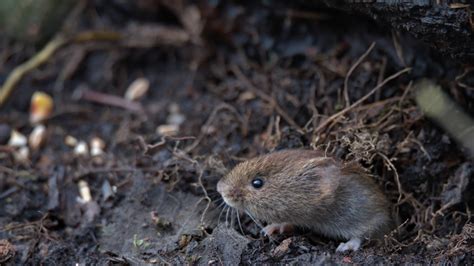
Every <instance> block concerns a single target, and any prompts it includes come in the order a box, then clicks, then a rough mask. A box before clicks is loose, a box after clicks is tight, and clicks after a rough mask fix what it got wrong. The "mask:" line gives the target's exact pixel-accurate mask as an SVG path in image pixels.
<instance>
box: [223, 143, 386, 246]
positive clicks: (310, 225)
mask: <svg viewBox="0 0 474 266" xmlns="http://www.w3.org/2000/svg"><path fill="white" fill-rule="evenodd" d="M217 191H218V192H219V193H220V194H221V195H222V198H223V199H224V201H225V202H226V203H227V204H228V205H229V206H231V207H234V208H237V209H239V210H241V211H244V212H246V213H247V214H249V215H250V216H251V217H253V218H254V219H258V220H260V221H265V222H267V223H268V225H267V226H266V227H265V228H263V232H264V233H266V234H267V235H271V234H274V233H283V232H284V231H286V230H291V228H292V227H293V226H296V227H300V228H307V229H310V230H311V231H314V232H316V233H319V234H322V235H324V236H326V237H330V238H333V239H341V240H345V241H347V242H343V243H341V244H340V245H339V246H338V247H337V249H336V251H338V252H344V251H346V250H357V249H358V248H359V247H360V244H361V241H362V240H363V239H365V238H370V239H380V238H382V237H383V236H384V234H386V233H388V232H389V231H390V229H391V225H392V219H391V215H390V205H389V201H388V200H387V198H386V197H385V196H384V194H383V193H382V192H381V191H380V190H379V188H378V187H377V185H376V184H375V182H374V181H373V180H372V179H371V178H370V177H369V176H368V175H367V174H366V173H365V172H364V171H363V170H362V168H360V167H359V166H357V165H355V164H346V163H343V162H340V161H338V160H336V159H334V158H331V157H326V156H325V155H324V153H322V152H320V151H315V150H283V151H278V152H274V153H269V154H266V155H262V156H259V157H256V158H253V159H250V160H248V161H245V162H242V163H240V164H238V165H237V166H236V167H235V168H234V169H232V170H231V171H230V172H229V173H228V174H227V175H226V176H224V177H223V178H222V179H221V180H220V181H219V182H218V183H217Z"/></svg>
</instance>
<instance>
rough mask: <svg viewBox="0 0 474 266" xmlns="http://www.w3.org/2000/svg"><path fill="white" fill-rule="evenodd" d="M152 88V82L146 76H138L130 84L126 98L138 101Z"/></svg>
mask: <svg viewBox="0 0 474 266" xmlns="http://www.w3.org/2000/svg"><path fill="white" fill-rule="evenodd" d="M149 88H150V82H149V81H148V79H146V78H138V79H136V80H135V81H133V82H132V84H130V86H128V88H127V91H126V92H125V99H127V100H130V101H136V100H139V99H141V98H142V97H143V96H144V95H145V94H146V92H147V91H148V89H149Z"/></svg>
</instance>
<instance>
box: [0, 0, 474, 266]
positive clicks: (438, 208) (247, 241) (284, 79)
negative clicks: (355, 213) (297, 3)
mask: <svg viewBox="0 0 474 266" xmlns="http://www.w3.org/2000/svg"><path fill="white" fill-rule="evenodd" d="M157 2H160V3H161V4H159V5H157V4H156V3H157ZM267 2H270V3H271V1H267ZM267 2H265V3H266V4H251V3H246V4H236V3H231V2H225V3H224V1H203V3H200V4H198V5H194V4H183V5H179V4H175V3H173V2H172V1H136V2H134V1H129V2H127V1H100V0H97V1H89V4H88V5H86V6H85V7H83V10H82V12H81V13H80V15H79V17H78V18H76V21H74V23H72V25H73V26H71V27H72V30H71V28H69V29H68V30H69V34H75V33H78V32H86V31H88V32H89V33H91V34H90V35H88V36H89V37H88V39H87V40H86V41H71V42H69V43H68V44H66V45H64V46H63V47H61V48H60V49H59V50H58V51H57V52H56V53H54V55H51V57H50V58H49V60H48V62H47V63H46V64H44V65H42V66H40V67H38V68H37V69H35V70H34V71H32V72H31V73H29V74H27V75H26V76H25V77H24V78H23V80H22V81H21V82H20V83H19V84H18V86H17V88H16V89H15V91H14V92H13V93H12V95H11V96H10V98H9V100H8V102H7V103H6V105H5V106H4V107H2V109H1V113H0V123H1V125H2V126H1V128H2V129H1V130H0V131H2V132H0V133H1V134H0V142H1V143H0V144H1V146H0V206H2V207H1V208H0V239H1V240H0V264H1V263H7V264H11V265H14V264H45V265H56V264H58V265H65V264H66V265H71V264H75V263H80V264H87V265H89V264H115V263H117V264H147V263H149V264H154V263H159V264H198V265H208V264H212V265H221V264H225V265H235V264H256V263H258V264H260V263H281V264H283V263H284V264H287V263H288V264H290V263H291V264H293V263H295V264H306V263H311V264H317V265H319V264H345V263H347V264H352V263H364V264H373V263H397V264H398V263H423V264H428V263H443V264H444V263H454V264H467V265H470V264H473V263H474V257H473V250H474V225H473V224H472V221H471V211H470V210H471V209H472V207H473V203H474V194H473V193H472V191H473V190H472V188H473V185H474V183H473V182H472V177H473V168H472V164H471V162H472V159H471V158H470V157H469V156H468V155H467V153H466V151H465V150H464V149H463V147H461V146H460V145H458V144H457V143H456V142H455V141H454V140H453V139H452V138H451V137H450V136H449V135H448V134H447V133H445V132H444V131H443V130H442V129H441V128H440V127H438V125H436V124H435V123H433V122H432V121H430V120H429V119H427V118H426V117H425V116H424V115H423V113H422V112H421V111H420V108H419V107H418V106H417V105H416V102H415V100H414V93H415V92H414V89H413V82H415V81H416V80H417V79H419V78H423V77H427V78H430V79H432V80H434V81H435V82H437V83H438V84H440V85H441V86H442V87H443V89H444V91H445V92H447V93H448V94H449V95H450V96H451V97H452V98H453V99H454V100H455V101H456V102H457V103H458V104H459V105H461V106H462V108H464V110H466V111H467V112H468V113H470V114H474V89H473V88H474V72H473V71H472V68H469V66H466V65H461V64H458V63H456V62H453V61H450V60H449V59H448V58H443V57H441V56H439V55H438V54H437V53H436V52H434V51H430V50H429V49H427V48H426V46H424V45H423V44H421V43H418V42H416V41H415V40H413V39H411V38H410V36H409V35H408V34H404V33H395V32H391V31H390V30H389V29H387V28H384V26H383V25H375V24H374V23H373V22H372V21H368V20H366V19H364V18H361V17H352V16H348V15H347V14H343V13H339V12H335V11H331V10H299V9H296V8H295V9H288V8H280V7H278V8H276V7H273V6H271V5H270V4H268V3H267ZM176 3H180V2H179V1H176ZM104 29H106V31H108V32H109V33H110V32H112V33H113V34H109V35H107V34H103V35H100V34H98V33H97V32H98V31H99V30H101V31H102V30H104ZM71 31H72V33H71ZM94 32H95V33H94ZM114 34H122V35H120V36H121V37H120V38H115V37H110V38H109V37H107V38H104V37H103V36H105V35H107V36H116V35H114ZM150 36H151V37H150ZM2 39H5V40H3V41H2V42H1V44H0V45H1V51H2V54H1V56H0V60H2V62H1V64H0V65H1V66H0V81H2V83H3V82H4V81H5V80H6V78H7V76H8V74H9V73H10V72H11V71H12V70H13V69H14V68H15V67H16V66H18V65H19V64H21V63H22V62H24V61H25V60H27V59H28V58H30V57H32V56H33V55H34V54H35V53H37V52H38V51H39V50H40V48H41V46H42V45H37V46H33V45H25V44H21V43H18V42H14V41H12V40H8V38H2ZM372 44H374V46H373V47H372V46H371V45H372ZM364 54H366V55H365V56H364ZM358 59H360V60H361V62H360V64H359V63H356V62H357V61H358ZM352 66H355V68H351V67H352ZM406 67H411V70H410V71H409V72H408V71H407V70H405V68H406ZM404 70H405V72H403V71H404ZM395 74H396V76H393V77H392V78H393V80H391V81H387V80H386V79H387V78H389V77H391V76H392V75H395ZM137 78H146V79H147V80H148V81H149V82H150V89H149V90H148V92H147V93H146V96H145V97H143V98H142V99H140V100H138V101H136V102H134V103H133V104H131V103H130V102H124V101H120V103H119V104H116V105H114V106H112V105H111V104H110V102H109V101H108V99H110V97H111V96H114V95H115V96H119V97H121V96H122V95H124V93H125V91H126V90H127V88H128V86H129V85H130V84H131V83H132V82H133V81H134V80H135V79H137ZM380 84H383V86H380V89H377V90H376V91H375V93H373V94H372V93H371V91H372V90H373V89H374V88H377V86H378V85H380ZM35 91H44V92H46V93H48V94H49V95H51V96H52V97H53V99H54V112H53V114H52V116H51V117H50V118H49V119H48V120H47V121H46V122H45V124H44V125H45V126H46V132H47V133H46V140H45V142H44V143H43V144H42V146H41V147H40V148H39V149H36V150H31V151H30V153H29V156H28V158H27V159H23V160H20V159H19V158H18V156H16V155H17V154H18V149H17V148H12V147H10V146H8V144H6V142H7V140H8V137H4V136H5V133H4V132H5V131H7V129H5V128H10V129H15V130H17V131H19V132H21V133H22V134H24V135H26V136H28V135H29V134H30V132H31V131H32V130H33V128H34V126H32V125H31V124H30V123H29V115H30V111H29V110H30V98H31V96H32V94H33V93H34V92H35ZM94 92H101V93H102V94H94ZM369 93H371V94H370V95H369V97H368V98H367V99H366V100H365V101H362V102H360V104H357V105H355V106H352V105H351V104H353V103H355V102H357V101H358V100H359V99H361V98H362V97H364V96H365V95H367V94H369ZM348 107H350V108H348ZM344 110H346V111H344ZM341 111H344V112H342V113H341V115H339V116H336V117H332V115H333V114H336V113H338V112H341ZM170 128H171V129H172V130H171V131H172V134H170V133H169V130H170ZM167 132H168V133H167ZM2 134H3V135H2ZM67 136H72V137H74V138H76V139H77V140H82V141H85V142H87V143H89V142H90V141H91V140H92V139H93V138H94V137H98V138H100V139H102V140H103V141H104V142H105V147H104V148H103V151H104V152H103V153H102V154H99V155H96V156H91V155H89V154H83V155H79V154H77V153H75V152H74V147H71V146H69V145H68V144H67V143H66V141H65V139H66V138H67ZM284 148H319V149H324V150H326V151H327V152H328V154H330V155H332V156H335V157H338V158H341V159H343V160H347V161H358V162H359V163H360V164H362V165H363V166H364V167H365V168H367V169H368V171H369V172H370V173H371V174H373V178H374V179H375V180H376V181H377V183H378V184H379V185H380V187H381V188H382V189H383V191H384V192H385V194H386V195H387V196H388V197H389V198H390V200H391V202H392V203H393V206H394V212H395V213H396V214H398V216H399V217H400V223H399V226H398V227H397V228H396V229H395V230H394V231H393V232H392V233H391V234H390V235H389V236H386V238H385V241H384V243H383V244H382V245H378V246H377V245H373V244H370V243H368V244H367V245H365V246H364V247H363V248H362V250H360V251H358V252H351V253H346V254H337V253H335V252H334V251H335V248H336V246H337V244H338V242H337V241H335V240H331V239H325V238H322V237H320V236H315V235H312V234H311V233H308V232H301V233H299V234H296V235H293V236H290V237H288V236H287V237H283V236H282V237H279V238H278V239H276V240H274V241H269V240H268V239H267V238H264V237H262V236H260V235H259V228H258V226H257V225H256V224H255V223H254V222H253V221H252V220H250V219H249V218H248V217H246V216H244V215H242V216H240V217H239V219H237V217H236V215H235V214H236V213H235V212H233V213H230V214H229V213H227V212H222V209H221V208H218V204H217V202H218V200H219V195H218V193H217V192H216V189H215V185H216V183H217V181H218V180H219V178H220V177H222V176H223V175H224V174H225V173H226V172H227V171H229V170H230V169H231V168H232V167H233V166H234V165H235V164H236V163H238V162H240V161H242V160H244V159H246V158H251V157H253V156H256V155H259V154H264V153H266V152H269V151H273V150H279V149H284ZM80 186H81V187H83V186H86V187H88V188H89V189H90V193H91V195H92V198H91V199H90V200H84V195H83V194H82V193H81V191H80V189H79V187H80ZM237 220H240V222H241V226H239V225H238V222H237Z"/></svg>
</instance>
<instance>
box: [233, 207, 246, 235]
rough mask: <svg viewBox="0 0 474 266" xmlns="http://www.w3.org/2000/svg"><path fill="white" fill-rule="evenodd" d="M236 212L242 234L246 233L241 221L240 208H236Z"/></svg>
mask: <svg viewBox="0 0 474 266" xmlns="http://www.w3.org/2000/svg"><path fill="white" fill-rule="evenodd" d="M235 212H236V214H237V222H238V224H239V228H240V232H241V233H242V235H245V233H244V229H242V223H241V222H240V215H239V210H237V209H236V210H235Z"/></svg>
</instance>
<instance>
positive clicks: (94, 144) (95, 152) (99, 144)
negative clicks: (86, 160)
mask: <svg viewBox="0 0 474 266" xmlns="http://www.w3.org/2000/svg"><path fill="white" fill-rule="evenodd" d="M90 146H91V155H92V156H99V155H101V154H103V153H104V148H105V142H104V141H103V140H102V139H101V138H98V137H94V138H92V139H91V141H90Z"/></svg>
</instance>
